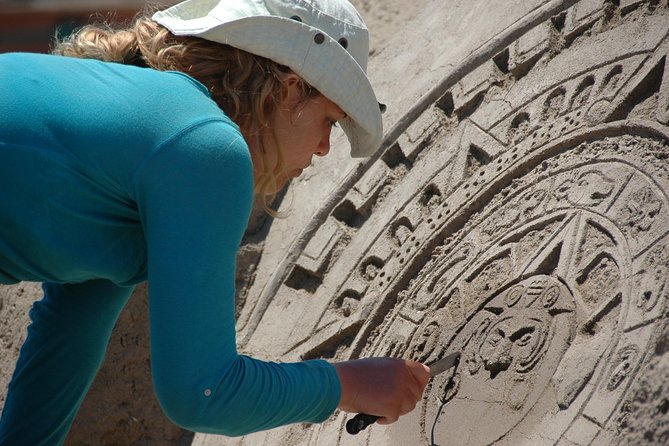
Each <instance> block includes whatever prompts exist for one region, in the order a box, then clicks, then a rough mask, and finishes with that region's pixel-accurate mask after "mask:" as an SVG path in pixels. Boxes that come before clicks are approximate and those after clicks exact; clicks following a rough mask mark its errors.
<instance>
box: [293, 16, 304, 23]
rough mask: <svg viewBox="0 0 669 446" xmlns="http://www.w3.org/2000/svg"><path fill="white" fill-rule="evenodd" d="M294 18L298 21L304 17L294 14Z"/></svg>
mask: <svg viewBox="0 0 669 446" xmlns="http://www.w3.org/2000/svg"><path fill="white" fill-rule="evenodd" d="M291 19H292V20H295V21H296V22H301V21H302V18H301V17H300V16H299V15H294V16H292V17H291Z"/></svg>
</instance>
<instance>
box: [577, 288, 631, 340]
mask: <svg viewBox="0 0 669 446" xmlns="http://www.w3.org/2000/svg"><path fill="white" fill-rule="evenodd" d="M622 300H623V293H622V292H618V293H617V294H616V295H615V296H613V297H612V298H611V299H609V300H607V301H606V302H604V303H603V304H602V305H601V306H600V307H599V308H598V309H597V310H595V313H594V314H593V315H592V316H590V317H589V318H588V320H587V321H585V323H584V324H583V330H585V331H586V332H588V333H592V330H593V328H594V326H595V324H596V323H597V322H599V321H600V320H602V318H603V317H604V316H605V315H606V314H607V313H609V312H610V311H611V310H613V309H614V308H615V307H616V306H617V305H618V304H619V303H621V302H622Z"/></svg>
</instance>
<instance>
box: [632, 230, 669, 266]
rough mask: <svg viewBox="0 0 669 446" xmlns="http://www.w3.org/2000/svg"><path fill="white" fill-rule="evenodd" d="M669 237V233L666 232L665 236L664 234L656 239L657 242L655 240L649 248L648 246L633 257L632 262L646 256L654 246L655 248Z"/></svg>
mask: <svg viewBox="0 0 669 446" xmlns="http://www.w3.org/2000/svg"><path fill="white" fill-rule="evenodd" d="M668 235H669V231H667V232H665V233H664V234H662V235H661V236H659V237H658V238H656V239H655V240H653V241H652V242H651V243H650V244H649V245H648V246H646V247H645V248H643V249H642V250H641V251H639V253H638V254H637V255H635V256H634V257H632V260H636V259H638V258H639V257H641V256H642V255H644V254H645V253H646V252H648V251H649V250H650V249H651V248H652V247H653V246H655V245H656V244H657V243H658V242H659V241H660V240H662V239H663V238H665V237H666V236H668Z"/></svg>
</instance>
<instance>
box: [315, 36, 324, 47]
mask: <svg viewBox="0 0 669 446" xmlns="http://www.w3.org/2000/svg"><path fill="white" fill-rule="evenodd" d="M314 42H316V44H318V45H320V44H321V43H323V42H325V36H324V35H323V34H322V33H318V34H316V35H315V36H314Z"/></svg>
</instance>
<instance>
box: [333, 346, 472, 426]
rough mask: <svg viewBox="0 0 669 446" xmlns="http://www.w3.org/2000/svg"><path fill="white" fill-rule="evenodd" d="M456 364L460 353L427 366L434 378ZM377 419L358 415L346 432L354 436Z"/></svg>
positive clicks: (351, 420) (349, 423) (361, 414)
mask: <svg viewBox="0 0 669 446" xmlns="http://www.w3.org/2000/svg"><path fill="white" fill-rule="evenodd" d="M458 362H460V352H455V353H451V354H449V355H446V356H444V357H443V358H441V359H440V360H438V361H435V362H433V363H432V364H430V365H429V366H428V367H429V368H430V377H431V378H434V377H435V376H437V375H438V374H440V373H442V372H445V371H446V370H448V369H450V368H452V367H457V365H458ZM379 418H381V417H378V416H376V415H367V414H364V413H359V414H357V415H356V416H354V417H353V418H351V419H350V420H348V421H347V422H346V432H348V433H349V434H351V435H356V434H357V433H359V432H360V431H362V430H364V429H365V428H367V426H369V425H370V424H374V423H375V422H376V420H378V419H379Z"/></svg>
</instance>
